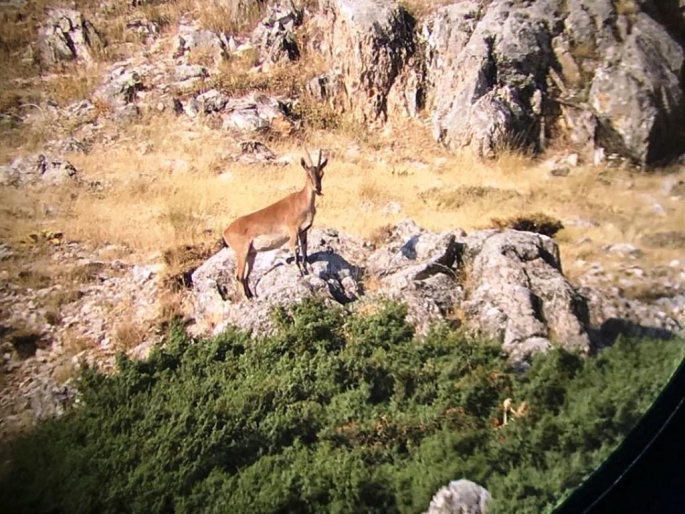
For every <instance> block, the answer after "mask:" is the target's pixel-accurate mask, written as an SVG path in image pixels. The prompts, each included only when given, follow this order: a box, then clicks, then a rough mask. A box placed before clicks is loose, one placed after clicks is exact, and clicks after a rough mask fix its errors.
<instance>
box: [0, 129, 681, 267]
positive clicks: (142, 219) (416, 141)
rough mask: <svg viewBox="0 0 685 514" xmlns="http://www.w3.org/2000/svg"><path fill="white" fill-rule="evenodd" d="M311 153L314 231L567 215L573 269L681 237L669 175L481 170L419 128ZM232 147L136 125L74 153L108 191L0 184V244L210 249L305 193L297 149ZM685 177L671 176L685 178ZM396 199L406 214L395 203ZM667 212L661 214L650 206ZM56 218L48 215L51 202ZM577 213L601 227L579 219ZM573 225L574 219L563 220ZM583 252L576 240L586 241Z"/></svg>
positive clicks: (506, 164) (492, 166) (488, 166)
mask: <svg viewBox="0 0 685 514" xmlns="http://www.w3.org/2000/svg"><path fill="white" fill-rule="evenodd" d="M307 137H308V140H307V141H306V143H305V144H306V145H307V146H308V147H309V148H310V149H311V148H314V147H323V148H324V149H325V150H326V151H327V152H328V154H329V156H330V164H329V166H328V168H327V170H326V176H325V178H324V196H323V197H321V198H320V199H319V201H318V214H317V219H316V223H315V224H316V225H317V226H320V227H321V226H330V227H335V228H337V229H339V230H341V231H343V232H349V233H353V234H358V235H361V236H364V237H373V236H374V234H378V233H379V230H381V229H382V227H383V226H385V225H387V224H389V223H394V222H396V221H399V220H400V219H403V218H412V219H414V220H415V221H416V222H417V223H418V224H420V225H423V226H425V227H426V228H428V229H432V230H441V229H445V228H456V227H461V228H463V229H465V230H467V231H470V230H473V229H477V228H483V227H488V226H492V219H493V218H500V219H502V218H511V217H516V216H520V215H526V214H533V213H536V212H544V213H546V214H548V215H550V216H552V217H554V218H558V219H560V220H562V221H564V224H565V227H566V228H565V229H564V230H562V231H561V232H560V233H559V234H558V236H557V239H558V241H559V242H560V244H561V249H562V254H563V258H564V262H565V267H566V268H570V269H573V267H574V262H575V261H577V260H579V259H581V260H585V261H591V260H603V259H611V258H610V257H605V256H604V251H603V250H602V247H603V245H605V244H609V243H618V242H629V243H634V244H636V245H638V246H642V244H641V240H642V238H643V236H645V235H646V234H649V233H652V232H668V231H678V230H683V229H685V226H684V221H683V220H685V206H684V205H683V202H682V200H675V199H672V198H669V197H668V196H667V195H666V194H664V193H663V192H662V184H663V181H664V176H663V175H660V174H658V173H657V174H647V173H631V172H628V171H620V170H609V169H597V168H594V167H579V168H576V169H574V170H573V171H572V173H571V175H570V176H569V177H567V178H563V179H558V178H554V179H551V178H549V176H548V172H547V169H546V168H545V166H543V165H541V164H538V163H535V162H533V161H531V160H529V159H527V158H525V157H520V156H517V155H513V154H510V155H503V156H501V157H500V158H499V159H497V160H495V161H491V162H479V161H476V160H472V159H470V158H467V157H463V156H458V155H453V154H449V153H447V152H445V151H444V150H442V149H441V148H439V147H438V145H437V144H435V143H433V142H431V141H430V138H429V136H428V134H426V133H425V131H424V129H423V128H422V127H420V126H418V125H415V126H413V127H408V126H403V127H401V128H399V129H398V131H397V132H395V133H392V132H389V133H386V134H375V135H371V136H368V135H365V134H362V133H357V134H350V133H347V132H344V131H332V132H331V131H329V132H320V133H316V132H313V133H310V134H308V136H307ZM233 144H235V143H234V142H233V141H232V140H231V138H230V137H229V135H228V134H227V133H225V132H221V131H218V130H212V129H210V128H208V127H206V126H202V125H200V124H193V123H192V122H190V121H185V120H182V119H178V118H166V117H164V116H162V117H161V118H157V119H151V120H148V121H147V122H146V123H144V124H141V125H132V126H130V127H129V128H128V129H127V132H126V137H122V138H121V139H120V140H119V142H118V143H117V144H116V145H114V146H106V147H105V146H96V147H95V148H94V149H93V151H92V152H91V153H90V154H88V155H71V156H68V157H69V159H70V160H71V161H72V162H73V163H74V165H75V166H76V167H77V168H78V169H79V170H80V171H81V173H82V175H83V178H84V179H86V180H88V181H92V180H98V181H101V182H102V183H103V184H105V190H104V191H103V192H98V193H93V192H90V191H88V190H87V189H86V188H77V187H74V186H65V187H63V188H57V189H50V190H41V189H28V190H21V191H18V190H13V189H7V188H4V189H2V190H0V204H1V205H2V208H1V209H2V213H1V214H2V219H3V221H2V222H1V223H0V234H1V235H2V238H3V239H5V238H13V239H16V238H19V237H21V236H22V235H26V233H28V232H30V231H35V230H38V229H42V228H50V229H52V230H59V231H62V232H64V234H65V237H66V238H67V239H70V240H84V241H89V242H92V243H94V244H96V245H106V244H118V245H125V246H127V247H130V248H131V249H132V250H133V251H135V252H140V253H151V252H156V251H163V250H167V249H170V248H175V247H179V246H182V245H198V244H202V243H205V244H212V243H214V242H216V241H217V240H218V239H219V238H220V234H221V231H222V229H223V228H224V227H225V226H226V225H227V224H228V223H229V222H230V221H231V220H232V219H234V218H235V217H236V216H239V215H242V214H245V213H247V212H250V211H252V210H255V209H258V208H260V207H263V206H265V205H267V204H269V203H271V202H273V201H274V199H276V198H279V197H282V196H284V195H286V194H288V193H291V192H293V191H295V190H297V189H298V188H300V187H301V186H302V184H303V181H304V173H303V172H302V170H301V169H300V167H299V165H298V164H297V162H298V161H299V157H300V155H301V143H300V142H298V141H295V140H292V139H284V140H276V141H272V142H270V143H269V145H270V146H271V148H272V149H273V150H274V151H276V152H277V153H279V154H289V155H291V156H292V157H293V163H292V164H291V165H288V166H285V167H277V166H271V167H267V166H256V165H244V164H236V163H233V162H231V161H230V160H228V159H227V158H226V157H225V156H224V155H223V154H224V152H225V150H226V149H227V148H230V147H231V145H233ZM684 178H685V172H683V171H682V170H681V171H679V172H675V174H674V175H673V177H672V179H674V180H683V179H684ZM391 202H393V203H395V204H397V205H399V206H400V207H401V210H400V212H396V209H388V204H390V203H391ZM655 202H658V203H659V204H660V205H661V206H662V207H663V208H664V209H665V211H666V215H659V214H657V213H656V212H655V211H654V207H653V204H654V203H655ZM46 204H49V205H51V206H53V211H55V210H56V212H58V214H57V215H54V214H51V215H47V214H45V208H44V207H45V205H46ZM575 219H578V220H581V223H582V221H583V220H585V221H591V222H594V223H596V224H597V226H584V225H582V224H581V225H578V224H574V220H575ZM566 220H570V222H567V221H566ZM588 240H589V242H586V243H585V244H579V241H588ZM679 252H681V249H680V248H678V247H675V248H669V247H668V246H665V247H663V248H649V249H648V251H647V252H646V253H647V257H646V258H647V259H650V260H653V261H655V262H662V263H663V262H668V261H669V260H671V259H674V258H677V257H678V254H679Z"/></svg>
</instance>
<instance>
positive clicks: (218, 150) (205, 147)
mask: <svg viewBox="0 0 685 514" xmlns="http://www.w3.org/2000/svg"><path fill="white" fill-rule="evenodd" d="M39 3H40V2H39ZM444 3H446V2H443V1H437V0H436V1H432V2H414V1H407V2H405V4H406V6H407V7H408V8H409V9H410V10H412V12H414V13H418V14H421V12H422V10H423V9H426V10H428V9H432V8H434V7H435V6H436V5H437V4H444ZM36 5H37V4H36ZM40 5H42V6H44V5H46V4H40ZM222 5H225V4H221V3H219V2H215V1H212V2H209V3H207V2H197V1H195V0H173V1H169V2H164V3H158V2H144V3H143V5H140V6H137V7H131V6H130V5H124V3H123V2H122V3H121V4H120V5H119V6H118V7H117V8H116V9H114V10H113V11H112V12H111V13H109V15H108V16H107V17H103V16H97V23H96V26H97V27H98V28H99V29H101V30H103V31H104V32H105V34H106V36H107V37H108V39H109V40H110V41H109V43H110V46H108V48H110V49H111V48H113V47H117V45H119V46H118V48H120V49H121V52H132V51H134V50H136V49H138V48H139V47H140V46H139V45H140V44H142V43H140V42H139V41H137V40H136V39H135V38H133V36H130V35H129V34H127V31H126V30H125V20H126V19H129V18H131V17H141V16H142V17H147V18H148V19H154V20H155V21H158V22H159V23H161V24H162V25H163V27H167V28H173V27H175V26H176V24H177V23H178V22H179V20H180V19H181V17H182V16H184V15H185V16H187V17H188V18H190V19H193V18H195V19H200V20H201V21H202V22H203V24H204V25H205V26H207V27H209V28H213V29H215V30H226V31H228V32H231V31H240V30H245V29H247V28H249V26H250V25H251V24H253V22H254V21H255V19H256V18H255V16H256V12H255V13H252V15H250V16H247V17H245V19H243V20H242V21H241V26H236V25H232V26H231V25H225V24H226V23H229V24H230V23H234V21H231V20H230V17H219V16H217V11H216V9H223V8H224V7H221V6H222ZM78 7H79V8H80V9H82V10H83V11H84V12H85V13H86V15H87V16H88V15H89V14H93V16H95V12H96V8H97V5H96V2H94V1H90V0H88V1H85V2H80V3H79V4H78ZM7 12H8V13H9V12H11V11H7ZM30 12H31V17H30V19H26V20H24V19H23V18H22V19H21V20H19V19H17V18H16V13H14V14H12V15H11V16H15V18H12V17H11V16H10V14H5V12H4V11H3V16H5V17H4V18H3V21H6V22H7V23H4V24H3V26H2V28H0V34H1V35H0V42H1V44H0V60H2V62H5V63H9V62H10V61H11V62H12V63H15V62H16V63H22V62H23V64H21V66H23V68H21V66H20V67H19V68H16V69H14V71H12V70H10V71H9V72H8V73H6V74H4V75H3V77H2V78H0V85H1V86H7V87H3V88H2V91H3V93H2V94H0V109H5V110H8V111H11V110H18V109H26V108H27V107H26V104H28V103H31V102H36V101H39V100H41V99H43V98H45V97H53V98H56V99H57V100H58V101H59V103H60V104H61V105H65V104H67V103H69V102H70V101H73V100H77V99H79V98H84V97H87V96H89V95H90V92H91V91H92V88H93V85H94V84H95V83H96V77H97V76H98V73H99V70H98V67H97V66H95V67H92V68H90V69H85V68H84V69H72V68H70V67H69V66H63V67H61V68H60V69H58V70H56V71H57V72H54V70H53V73H52V74H51V75H48V76H46V77H43V78H41V79H38V78H36V77H33V79H32V80H33V82H31V84H30V85H29V86H26V87H18V85H17V84H19V83H18V82H16V80H15V79H17V78H18V77H25V76H29V75H30V73H35V69H34V68H31V66H33V65H32V64H30V63H29V64H27V63H26V62H24V61H21V59H20V58H18V55H19V54H18V52H20V51H21V50H22V45H23V46H24V47H25V46H26V45H28V43H29V42H30V41H31V40H32V38H33V37H34V34H35V25H36V23H38V22H39V21H40V16H42V11H41V10H40V9H37V8H35V9H34V8H32V10H31V11H30ZM105 18H106V19H105ZM220 18H221V19H220ZM17 42H19V43H17ZM137 45H138V46H137ZM107 51H110V50H107ZM593 51H594V49H591V48H587V49H584V48H582V47H581V46H577V47H576V48H574V55H575V54H580V55H587V56H589V55H590V54H591V53H592V52H593ZM112 52H114V53H112V54H111V55H105V56H104V58H107V59H109V58H112V57H113V56H114V54H115V53H116V52H119V50H117V51H116V52H115V51H114V50H112ZM208 58H209V57H208V56H206V55H205V56H202V55H200V54H196V55H195V56H194V57H193V59H196V60H197V61H198V62H201V61H203V60H205V59H208ZM255 63H256V56H255V55H254V54H250V53H249V52H248V53H246V54H245V55H243V57H241V58H233V59H230V60H226V61H223V62H222V63H221V64H220V65H219V73H217V74H215V75H214V76H213V77H211V78H210V79H209V80H207V81H205V82H204V84H201V85H200V86H199V87H201V88H203V89H209V88H213V87H216V88H219V89H221V90H222V91H224V92H227V93H229V94H231V95H233V96H240V95H244V94H246V93H247V92H250V91H254V90H257V91H262V92H265V93H269V94H293V93H297V94H298V95H299V103H297V104H296V106H295V115H296V116H298V117H299V118H300V119H301V120H302V126H303V127H304V129H305V130H303V131H300V132H299V133H297V134H296V135H297V136H298V137H299V138H300V139H295V138H294V136H293V134H292V133H291V132H290V131H285V132H284V133H283V134H279V135H278V137H272V139H271V140H267V141H266V142H267V143H268V145H269V146H270V147H271V148H272V149H273V150H274V151H275V152H276V153H277V154H280V155H283V154H289V155H291V156H292V157H293V164H292V165H290V166H287V167H263V166H253V165H245V164H235V163H232V162H230V161H229V160H228V159H227V158H226V156H225V152H226V149H228V148H231V147H232V146H233V145H234V144H235V142H234V141H233V140H232V138H231V137H230V136H229V135H228V134H227V133H225V132H222V131H219V130H215V129H212V128H211V127H209V126H206V125H203V124H202V123H198V122H192V121H189V120H187V119H185V118H183V117H181V118H176V117H174V116H172V115H166V114H164V115H159V116H157V117H149V118H147V119H143V120H142V121H141V122H140V123H136V124H131V125H127V126H123V125H122V126H107V125H106V122H102V129H101V130H102V132H107V133H108V134H116V136H117V138H116V141H117V142H116V144H115V145H109V146H104V145H98V144H96V145H95V146H94V148H93V149H92V151H91V152H90V153H89V154H87V155H82V154H75V155H65V156H64V157H66V158H67V159H69V160H70V161H71V162H72V163H73V164H74V165H75V166H76V167H77V169H79V170H80V172H81V174H82V176H83V178H84V179H85V180H86V181H100V182H102V183H103V184H104V186H105V188H104V191H102V192H98V193H93V192H91V191H88V190H87V188H78V187H74V186H73V185H65V186H63V187H58V188H51V189H41V188H25V189H22V190H21V191H19V190H14V189H9V188H0V239H1V240H13V241H14V240H17V239H19V238H22V237H25V236H26V235H27V234H29V233H31V232H33V231H36V230H39V229H46V228H47V229H52V230H58V231H62V232H64V234H65V237H66V238H67V239H70V240H82V241H88V242H91V243H94V244H95V245H97V246H100V247H101V246H104V245H106V244H116V245H123V246H126V247H129V248H130V249H131V250H132V251H133V252H137V253H145V254H147V253H150V252H155V251H160V250H161V251H164V250H167V249H174V248H185V247H190V248H197V247H202V245H205V247H208V246H210V245H213V244H214V243H215V242H216V241H217V240H218V239H219V236H220V233H221V230H222V229H223V228H224V227H225V226H226V225H227V224H228V223H229V222H230V221H231V220H232V219H234V218H235V217H236V216H238V215H242V214H244V213H246V212H249V211H251V210H254V209H257V208H259V207H262V206H264V205H267V204H269V203H270V202H272V201H273V200H274V199H275V198H278V197H281V196H283V195H285V194H287V193H290V192H293V191H295V190H297V189H298V188H300V187H301V186H302V183H303V181H304V174H303V172H302V170H301V169H300V168H299V166H298V165H297V164H296V163H297V162H298V161H299V157H300V155H301V153H302V152H301V146H302V145H303V144H306V145H307V146H308V147H309V148H310V149H311V148H315V147H322V148H324V149H325V150H326V152H327V153H328V155H329V157H330V164H329V166H328V168H327V172H326V177H325V179H324V194H325V196H323V197H322V198H321V199H320V200H319V204H318V214H317V219H316V225H317V226H332V227H335V228H337V229H339V230H341V231H343V232H350V233H353V234H357V235H361V236H364V237H372V238H375V237H380V236H378V234H382V232H383V229H382V227H384V226H386V225H388V224H392V223H395V222H397V221H399V220H400V219H403V218H412V219H414V220H415V221H416V222H417V223H418V224H420V225H423V226H424V227H426V228H427V229H431V230H440V229H445V228H449V227H452V228H455V227H461V228H464V229H466V230H472V229H476V228H481V227H486V226H492V223H491V220H492V219H493V218H495V219H500V220H511V219H515V218H516V217H520V216H522V215H529V214H531V213H535V212H544V213H546V214H548V215H549V216H551V217H553V218H555V219H559V220H561V221H562V222H563V223H564V225H565V227H566V228H565V229H564V230H562V231H561V232H559V234H558V235H557V240H558V241H559V242H560V245H561V248H562V255H563V258H564V262H570V263H571V268H573V263H574V262H576V261H585V262H589V261H594V260H602V259H606V258H605V257H604V256H603V251H602V250H601V247H602V245H604V244H607V243H612V242H633V243H635V244H637V245H640V244H641V242H642V241H643V238H644V236H646V235H648V234H651V233H654V232H662V233H677V232H679V231H680V232H682V231H683V230H684V229H685V227H683V221H682V220H684V219H685V207H684V206H683V202H682V201H678V200H675V199H671V198H669V197H668V196H667V195H665V194H664V193H663V192H662V187H661V186H662V181H663V179H662V177H660V176H659V175H654V174H651V175H647V174H637V175H634V174H630V173H629V172H626V171H617V170H609V169H596V168H592V167H580V168H576V169H574V170H573V172H572V173H571V175H570V176H569V177H567V178H564V179H553V180H550V179H549V177H548V174H547V170H546V169H545V167H544V166H542V165H540V164H539V163H537V162H535V161H533V160H532V159H531V158H530V157H529V156H526V155H521V154H519V153H516V152H503V153H501V154H500V155H499V157H498V158H497V159H494V160H491V161H488V162H480V161H477V160H475V159H472V158H470V157H468V156H460V155H454V154H450V153H448V152H446V151H445V150H444V149H442V148H441V147H439V146H438V145H437V144H436V143H435V142H434V141H433V140H432V137H431V135H430V133H429V131H428V130H427V129H426V128H425V127H424V126H423V125H421V124H419V123H416V122H412V121H406V122H396V121H395V122H393V123H394V124H393V126H390V127H388V128H387V130H384V131H382V132H370V131H368V130H366V129H365V128H364V127H362V126H360V125H359V124H358V123H357V122H355V121H354V120H353V119H352V118H351V117H350V116H347V115H342V116H341V115H338V114H336V113H335V112H334V111H333V110H332V109H331V108H330V107H329V106H327V105H324V104H322V103H320V102H318V101H316V99H314V98H311V97H310V96H308V95H307V94H305V93H304V91H303V87H302V84H304V83H305V82H306V81H307V80H308V79H310V78H311V77H314V76H315V75H317V74H319V73H320V72H321V71H322V65H321V63H320V62H318V61H317V57H316V56H312V55H304V56H303V58H302V59H301V60H300V61H299V62H298V63H296V64H291V65H288V66H281V67H275V68H274V69H272V70H271V72H270V73H269V74H263V73H255V72H254V71H253V67H254V65H255ZM25 65H26V66H28V67H29V68H30V69H31V70H33V71H30V70H29V71H30V73H29V71H27V70H28V69H29V68H26V66H25ZM17 66H19V65H17ZM13 81H14V82H13ZM71 129H72V128H70V127H64V126H62V122H61V121H59V120H57V119H55V118H54V116H53V115H51V113H50V112H48V111H46V112H42V111H38V110H36V113H35V115H34V116H33V119H32V122H31V123H30V124H29V125H28V126H26V127H24V128H23V129H21V130H15V129H13V130H11V131H10V132H3V133H2V134H0V135H2V136H6V135H7V136H8V137H3V138H2V139H3V141H2V143H0V159H2V160H3V161H7V160H9V158H10V157H15V156H16V155H17V154H18V153H27V152H30V151H32V149H36V148H39V147H40V145H41V144H42V143H43V142H44V141H45V140H46V139H52V138H54V137H55V134H56V133H68V132H69V131H70V130H71ZM3 130H4V129H3ZM264 137H266V136H264ZM18 148H20V150H17V149H18ZM227 172H229V173H227ZM673 174H674V179H675V180H676V181H677V180H680V181H683V180H685V172H683V171H682V170H680V171H674V172H673ZM655 201H656V202H659V203H660V204H661V205H662V207H663V208H664V209H665V211H666V215H665V216H660V215H657V214H655V212H654V210H653V204H654V202H655ZM391 202H392V206H393V208H392V209H389V208H388V206H389V205H390V204H391ZM47 206H49V207H50V209H47V208H46V207H47ZM396 206H400V209H399V212H397V211H398V209H397V207H396ZM568 219H571V220H573V219H580V220H590V221H592V222H593V223H594V224H588V223H585V224H580V225H579V224H577V223H576V224H574V223H572V222H571V223H567V220H568ZM581 240H589V241H590V242H588V243H586V244H583V245H580V244H578V241H581ZM664 241H665V242H662V243H661V244H651V245H649V246H650V247H649V251H647V252H646V257H645V258H646V259H650V260H653V261H654V262H662V261H664V260H666V259H672V258H676V257H674V256H676V255H677V253H678V252H680V253H682V245H680V244H674V243H671V242H669V240H668V237H666V239H664ZM652 243H653V241H652ZM175 258H176V262H172V263H171V264H170V266H169V269H170V277H176V278H178V277H179V276H182V275H183V274H184V273H186V272H187V270H188V269H189V266H192V265H193V264H192V263H190V264H189V262H187V261H186V260H184V259H183V258H181V257H178V256H177V257H175ZM86 278H87V277H86ZM84 279H85V278H84ZM24 280H25V281H26V282H27V283H30V282H32V281H37V283H40V280H41V278H40V276H39V275H38V274H37V275H35V276H27V277H25V278H24ZM79 280H80V279H79ZM170 280H173V279H170ZM125 339H128V338H125ZM134 339H135V338H134Z"/></svg>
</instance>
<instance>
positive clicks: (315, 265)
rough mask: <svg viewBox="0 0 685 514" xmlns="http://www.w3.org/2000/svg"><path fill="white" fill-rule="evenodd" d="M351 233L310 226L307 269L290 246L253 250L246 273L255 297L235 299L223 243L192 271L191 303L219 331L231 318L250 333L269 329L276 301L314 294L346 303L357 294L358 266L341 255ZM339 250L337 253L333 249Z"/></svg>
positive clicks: (204, 321)
mask: <svg viewBox="0 0 685 514" xmlns="http://www.w3.org/2000/svg"><path fill="white" fill-rule="evenodd" d="M354 244H355V242H354V240H353V239H349V240H347V239H346V238H341V237H340V236H339V235H338V234H337V232H335V231H316V230H313V231H312V232H311V233H310V235H309V252H308V253H309V271H310V273H309V275H305V276H304V277H302V276H300V273H299V271H298V270H297V267H296V266H295V264H294V263H293V262H288V261H289V260H292V258H293V256H292V255H291V254H290V251H289V250H286V249H283V248H281V249H278V250H272V251H270V252H263V253H260V254H259V255H258V258H257V259H256V261H255V267H254V269H253V270H252V272H251V274H250V281H251V283H252V284H253V285H252V289H253V291H254V292H255V294H256V296H257V298H256V299H254V300H252V301H250V302H247V301H240V295H239V293H238V291H237V288H236V286H235V279H234V277H233V275H234V269H235V259H234V253H233V251H232V250H231V249H230V248H224V249H223V250H221V251H219V252H218V253H217V254H215V255H214V256H213V257H211V258H210V259H208V260H207V261H206V262H205V263H204V264H202V265H201V266H200V267H199V268H197V269H196V270H195V272H194V273H193V274H192V287H193V300H192V301H193V304H194V305H195V313H196V315H197V318H198V321H199V323H200V326H201V327H203V326H204V327H208V328H210V329H213V331H214V332H220V331H221V330H223V329H224V328H225V326H226V325H227V324H233V325H236V326H238V327H241V328H243V329H245V330H247V331H249V332H252V333H254V334H265V333H269V332H270V331H272V330H273V328H274V327H273V324H272V321H271V319H270V317H269V312H270V310H271V309H272V307H273V306H275V305H283V306H287V305H289V304H291V303H293V302H298V301H300V300H301V299H302V298H303V297H305V296H309V295H316V296H318V297H321V298H324V299H325V300H326V301H328V302H334V303H347V302H350V301H352V300H354V299H356V298H357V297H358V296H359V295H360V287H359V283H358V279H359V277H360V275H361V272H360V270H359V269H358V268H357V267H355V266H354V265H352V264H350V263H349V262H348V261H347V260H346V259H345V258H343V257H342V256H341V253H343V252H344V248H345V245H354ZM338 252H340V253H338Z"/></svg>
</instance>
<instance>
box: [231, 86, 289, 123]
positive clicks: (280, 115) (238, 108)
mask: <svg viewBox="0 0 685 514" xmlns="http://www.w3.org/2000/svg"><path fill="white" fill-rule="evenodd" d="M221 117H222V121H223V123H222V127H223V128H224V129H226V130H236V131H238V132H258V131H263V130H267V129H269V128H271V127H272V126H274V124H275V123H282V124H284V125H288V126H289V125H291V124H292V122H291V121H290V119H289V118H288V117H287V116H286V114H285V109H284V105H283V103H281V102H280V101H279V100H277V99H276V98H273V97H267V96H265V95H261V94H256V95H250V96H247V97H245V98H239V99H234V100H230V101H228V102H227V103H226V105H225V107H224V110H223V113H222V115H221Z"/></svg>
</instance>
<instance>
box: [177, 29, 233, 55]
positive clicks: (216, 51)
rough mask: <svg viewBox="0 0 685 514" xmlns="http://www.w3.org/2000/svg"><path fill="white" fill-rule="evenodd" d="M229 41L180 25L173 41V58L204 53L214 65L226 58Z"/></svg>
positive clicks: (208, 32) (216, 35)
mask: <svg viewBox="0 0 685 514" xmlns="http://www.w3.org/2000/svg"><path fill="white" fill-rule="evenodd" d="M228 46H229V41H228V38H227V37H226V35H224V34H220V33H217V32H214V31H212V30H207V29H198V28H196V27H194V26H189V25H181V27H180V28H179V34H178V36H177V37H176V40H175V48H174V53H173V56H174V57H175V58H179V57H183V56H186V55H187V54H189V53H205V54H207V55H209V56H210V57H211V58H212V59H213V60H214V62H215V63H218V62H220V61H221V60H222V59H224V58H226V57H227V56H228Z"/></svg>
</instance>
